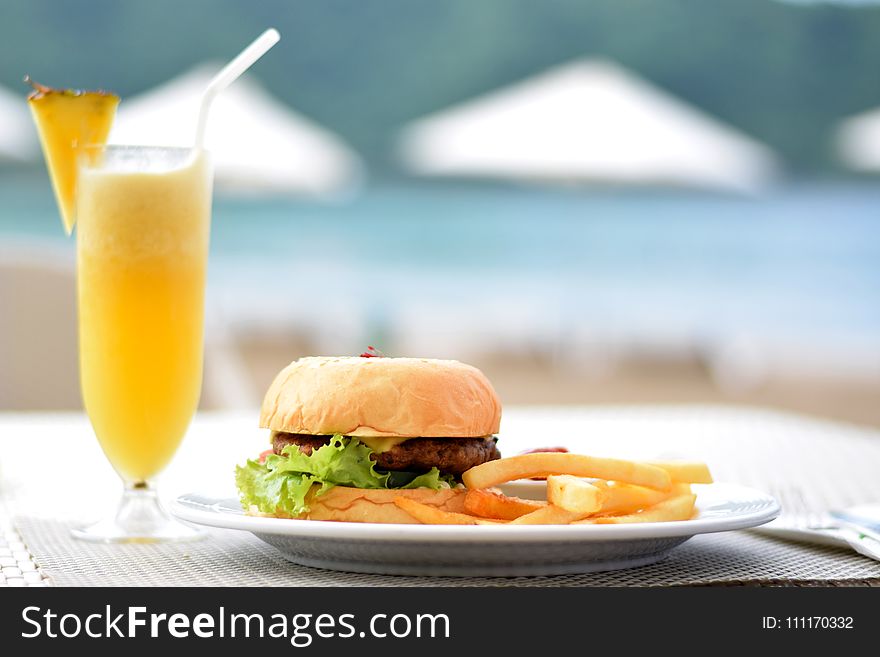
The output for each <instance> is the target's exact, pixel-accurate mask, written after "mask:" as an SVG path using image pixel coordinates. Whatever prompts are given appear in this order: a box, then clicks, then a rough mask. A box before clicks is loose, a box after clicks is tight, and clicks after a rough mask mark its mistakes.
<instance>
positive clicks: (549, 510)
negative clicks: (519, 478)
mask: <svg viewBox="0 0 880 657" xmlns="http://www.w3.org/2000/svg"><path fill="white" fill-rule="evenodd" d="M584 515H586V514H583V513H578V512H577V511H566V510H565V509H563V508H562V507H560V506H555V505H553V504H548V505H547V506H545V507H541V508H540V509H538V510H537V511H532V512H531V513H527V514H526V515H524V516H520V517H519V518H517V519H516V520H512V521H510V523H508V524H511V525H568V524H570V523H571V522H573V521H575V520H579V519H581V518H583V517H584Z"/></svg>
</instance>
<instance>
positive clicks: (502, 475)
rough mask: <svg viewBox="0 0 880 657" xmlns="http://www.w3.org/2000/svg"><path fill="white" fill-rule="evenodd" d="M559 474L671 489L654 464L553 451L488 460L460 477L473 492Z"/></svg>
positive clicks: (667, 475)
mask: <svg viewBox="0 0 880 657" xmlns="http://www.w3.org/2000/svg"><path fill="white" fill-rule="evenodd" d="M558 474H569V475H575V476H576V477H594V478H596V479H613V480H614V481H623V482H626V483H630V484H638V485H640V486H647V487H648V488H655V489H657V490H669V488H670V487H671V486H672V478H671V477H670V476H669V473H667V472H666V471H665V470H663V469H661V468H658V467H656V466H653V465H647V464H645V463H637V462H635V461H623V460H620V459H609V458H600V457H597V456H585V455H583V454H564V453H556V452H536V453H532V454H520V455H518V456H510V457H508V458H503V459H498V460H495V461H487V462H486V463H482V464H480V465H478V466H475V467H473V468H471V469H470V470H468V471H467V472H465V473H464V474H463V475H462V481H464V484H465V486H467V487H468V488H472V489H473V488H491V487H492V486H497V485H498V484H502V483H504V482H506V481H513V480H515V479H528V478H529V477H546V476H548V475H558Z"/></svg>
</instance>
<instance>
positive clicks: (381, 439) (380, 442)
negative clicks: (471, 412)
mask: <svg viewBox="0 0 880 657" xmlns="http://www.w3.org/2000/svg"><path fill="white" fill-rule="evenodd" d="M276 433H277V432H276V431H272V432H270V435H269V442H272V440H273V439H274V438H275V434H276ZM414 437H415V436H412V437H403V438H401V437H399V436H346V438H354V439H355V440H360V441H361V442H362V443H363V444H364V445H366V446H367V447H369V448H370V449H371V450H373V451H374V452H376V453H377V454H381V453H382V452H388V451H391V450H392V449H393V448H395V447H397V446H398V445H399V444H400V443H402V442H405V441H407V440H412V439H413V438H414ZM482 438H483V440H492V439H493V436H482ZM450 440H455V438H450Z"/></svg>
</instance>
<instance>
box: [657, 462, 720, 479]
mask: <svg viewBox="0 0 880 657" xmlns="http://www.w3.org/2000/svg"><path fill="white" fill-rule="evenodd" d="M647 463H648V464H649V465H653V466H656V467H658V468H660V469H661V470H666V472H668V473H669V476H670V477H672V481H678V482H683V483H688V484H711V483H712V473H711V472H709V466H708V465H706V464H705V463H701V462H700V461H648V462H647Z"/></svg>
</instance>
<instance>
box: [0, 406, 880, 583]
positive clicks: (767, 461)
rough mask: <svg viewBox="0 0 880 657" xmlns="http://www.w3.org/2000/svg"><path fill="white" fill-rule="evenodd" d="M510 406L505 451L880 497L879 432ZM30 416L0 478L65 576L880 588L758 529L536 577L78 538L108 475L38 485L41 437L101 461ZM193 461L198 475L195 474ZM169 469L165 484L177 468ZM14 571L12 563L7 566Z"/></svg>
mask: <svg viewBox="0 0 880 657" xmlns="http://www.w3.org/2000/svg"><path fill="white" fill-rule="evenodd" d="M505 417H506V420H505V424H504V425H503V427H502V428H503V432H502V433H503V434H504V441H505V442H504V445H505V449H506V450H508V451H507V453H516V452H517V451H518V450H520V449H523V448H525V447H530V446H535V445H536V444H551V443H554V441H558V440H559V439H560V438H559V437H560V436H563V437H565V438H566V440H567V442H568V443H570V444H571V446H572V448H576V449H577V450H578V451H583V452H585V453H595V454H599V455H610V456H621V457H623V458H639V457H642V456H649V457H662V458H693V459H699V460H704V461H706V462H707V463H710V464H711V466H712V470H713V473H714V474H715V476H716V479H718V480H719V481H734V482H737V483H741V484H745V485H751V486H754V487H756V488H758V489H762V490H765V491H767V492H769V493H771V494H773V495H776V496H777V497H778V498H779V499H781V500H786V499H796V500H798V501H799V503H801V504H802V506H805V507H808V508H809V509H811V510H814V511H822V510H826V509H831V508H845V507H847V506H849V505H853V504H861V503H865V502H870V501H876V500H880V476H878V464H880V432H878V431H876V430H870V429H864V428H859V427H854V426H851V425H846V424H841V423H835V422H823V421H816V420H813V419H809V418H804V417H800V416H793V415H787V414H783V413H773V412H765V411H756V410H754V409H737V408H719V407H643V408H634V407H618V408H615V407H605V408H584V407H581V408H577V407H569V408H513V409H506V410H505ZM38 419H39V422H37V423H34V424H33V425H31V424H29V423H28V422H30V419H27V422H25V421H24V420H22V421H20V422H19V424H14V423H12V422H10V423H8V425H9V427H8V428H9V430H8V431H7V433H8V435H10V436H18V437H20V438H21V440H18V441H16V442H14V443H13V442H9V443H7V444H6V445H5V446H4V445H2V444H0V448H3V450H5V451H3V454H2V456H3V457H4V458H5V461H4V463H3V464H0V465H5V468H4V473H3V474H4V478H3V481H0V483H5V484H6V489H5V492H6V494H7V496H8V497H9V498H10V500H11V501H12V502H13V506H12V508H13V509H14V510H15V512H16V513H15V516H14V520H15V526H16V529H17V531H18V535H20V536H18V535H17V536H18V537H17V538H14V541H13V544H14V545H15V546H18V545H19V544H20V545H23V546H27V548H28V549H29V550H30V553H31V554H32V555H33V561H35V564H36V567H37V568H39V569H40V571H41V572H42V573H45V574H46V575H48V576H49V577H50V579H51V581H52V583H54V584H56V585H59V586H91V585H94V586H154V585H160V586H179V585H185V586H226V585H232V586H250V585H254V586H267V585H273V586H358V585H362V586H368V585H389V586H585V585H591V586H617V585H626V586H676V585H704V584H706V585H712V584H714V585H725V584H743V583H744V584H751V583H754V584H786V585H811V584H825V585H834V586H836V585H847V584H877V585H880V563H878V562H876V561H872V560H870V559H868V558H866V557H863V556H860V555H857V554H856V553H854V552H853V551H851V550H847V549H837V548H830V547H819V546H813V545H806V544H799V543H793V542H788V541H783V540H780V539H778V538H771V537H768V536H764V535H758V534H756V533H753V532H727V533H723V534H710V535H702V536H697V537H694V538H693V539H691V540H689V541H688V542H687V543H685V544H683V545H682V546H680V547H678V548H676V549H675V550H673V552H672V553H671V555H670V556H669V558H667V559H666V560H665V561H663V562H661V563H659V564H654V565H650V566H643V567H639V568H634V569H630V570H622V571H616V572H609V573H597V574H589V575H572V576H558V577H534V578H525V577H518V578H450V577H445V578H439V577H438V578H427V577H402V576H373V575H359V574H352V573H341V572H335V571H329V570H317V569H311V568H306V567H303V566H298V565H296V564H292V563H290V562H288V561H286V560H285V559H284V558H283V557H282V556H281V555H280V553H278V552H277V551H276V550H275V549H274V548H272V547H270V546H269V545H266V544H264V543H263V542H261V541H260V540H259V539H257V538H256V537H254V536H252V535H251V534H249V533H245V532H236V531H228V530H212V531H210V532H209V536H208V537H207V538H206V539H205V540H203V541H200V542H196V543H190V544H184V545H127V546H126V545H122V546H119V545H116V546H108V545H94V544H88V543H82V542H79V541H74V540H73V539H72V538H71V537H70V535H69V530H70V527H71V526H74V525H81V524H83V523H84V522H85V521H86V520H87V518H86V517H85V516H82V515H81V516H80V517H78V515H77V514H82V512H85V511H91V510H92V506H93V504H94V500H95V499H99V498H97V497H96V495H98V494H104V491H106V490H110V485H112V484H107V483H106V482H105V481H101V482H99V483H100V486H97V488H96V490H95V491H92V490H89V491H88V492H86V491H85V490H84V487H85V486H86V485H87V484H89V483H90V479H85V480H83V481H81V482H79V483H80V485H79V486H77V487H75V488H72V489H71V490H70V491H69V495H65V496H64V497H62V498H59V497H58V494H57V490H55V489H53V488H51V487H46V486H43V485H38V483H39V482H42V481H44V479H43V478H39V479H37V478H34V477H32V476H29V473H31V472H32V470H31V469H30V459H31V457H32V453H31V451H30V448H26V446H28V445H33V444H41V445H43V446H44V448H45V449H48V450H49V451H52V450H53V449H55V448H60V447H59V446H60V445H62V444H64V445H76V449H70V450H68V451H67V452H66V456H65V459H64V460H63V461H58V463H56V464H54V466H55V467H57V468H58V473H59V474H60V473H61V472H62V468H63V472H93V469H91V470H90V469H89V468H90V465H92V464H94V463H97V462H99V461H100V458H101V457H100V454H95V453H94V450H96V449H97V447H96V446H95V444H94V443H95V441H94V438H93V436H92V435H91V432H90V430H88V425H87V423H86V421H85V418H84V417H66V416H65V417H59V418H55V419H52V418H42V417H40V418H38ZM252 420H253V418H251V417H249V416H243V417H237V416H227V415H222V414H220V415H217V416H216V417H214V416H210V415H208V416H201V417H199V418H197V421H196V422H195V423H194V425H193V427H192V429H191V431H190V435H189V436H188V438H187V444H186V445H185V448H184V449H183V450H182V453H181V454H180V455H179V457H178V458H177V459H176V461H175V464H174V466H173V467H172V468H171V470H172V471H173V470H174V469H175V468H177V472H178V473H179V475H178V479H179V480H180V482H181V483H183V484H184V485H186V486H190V485H195V486H202V485H203V483H202V482H201V477H202V476H204V474H205V473H210V472H216V473H217V474H218V476H222V477H225V478H230V477H231V475H229V474H228V473H229V470H230V467H231V466H230V464H231V463H235V462H237V459H238V458H240V455H238V456H237V455H235V454H233V453H232V451H231V450H234V446H235V445H239V444H240V443H241V436H242V435H246V433H247V430H248V427H250V426H251V425H252V424H253V421H252ZM25 437H27V438H28V440H27V441H25V440H24V438H25ZM536 441H538V442H536ZM540 441H543V442H540ZM19 446H20V449H19ZM90 448H91V449H92V450H93V451H91V452H90V451H89V449H90ZM248 449H250V448H248ZM212 458H213V459H214V461H213V462H210V463H206V460H207V459H212ZM50 465H51V464H50ZM196 466H198V468H199V472H200V473H202V474H200V478H199V481H198V482H195V484H193V483H192V482H191V481H190V480H191V479H192V471H193V470H192V468H193V467H196ZM171 474H174V473H173V472H172V473H171ZM169 479H170V480H171V481H169V484H171V485H172V488H173V483H174V481H173V477H169ZM96 481H97V479H96ZM187 490H188V489H187V488H184V489H179V492H181V493H182V492H187ZM96 491H99V492H96ZM0 492H3V491H0ZM0 508H2V505H0ZM62 519H63V520H62ZM19 539H21V540H19ZM17 552H21V550H17ZM18 556H22V555H21V554H19V555H18ZM14 568H16V566H11V565H10V569H12V570H10V572H11V573H12V574H15V573H16V571H15V570H14ZM19 570H20V568H19ZM30 577H31V578H35V577H34V576H30Z"/></svg>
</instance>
